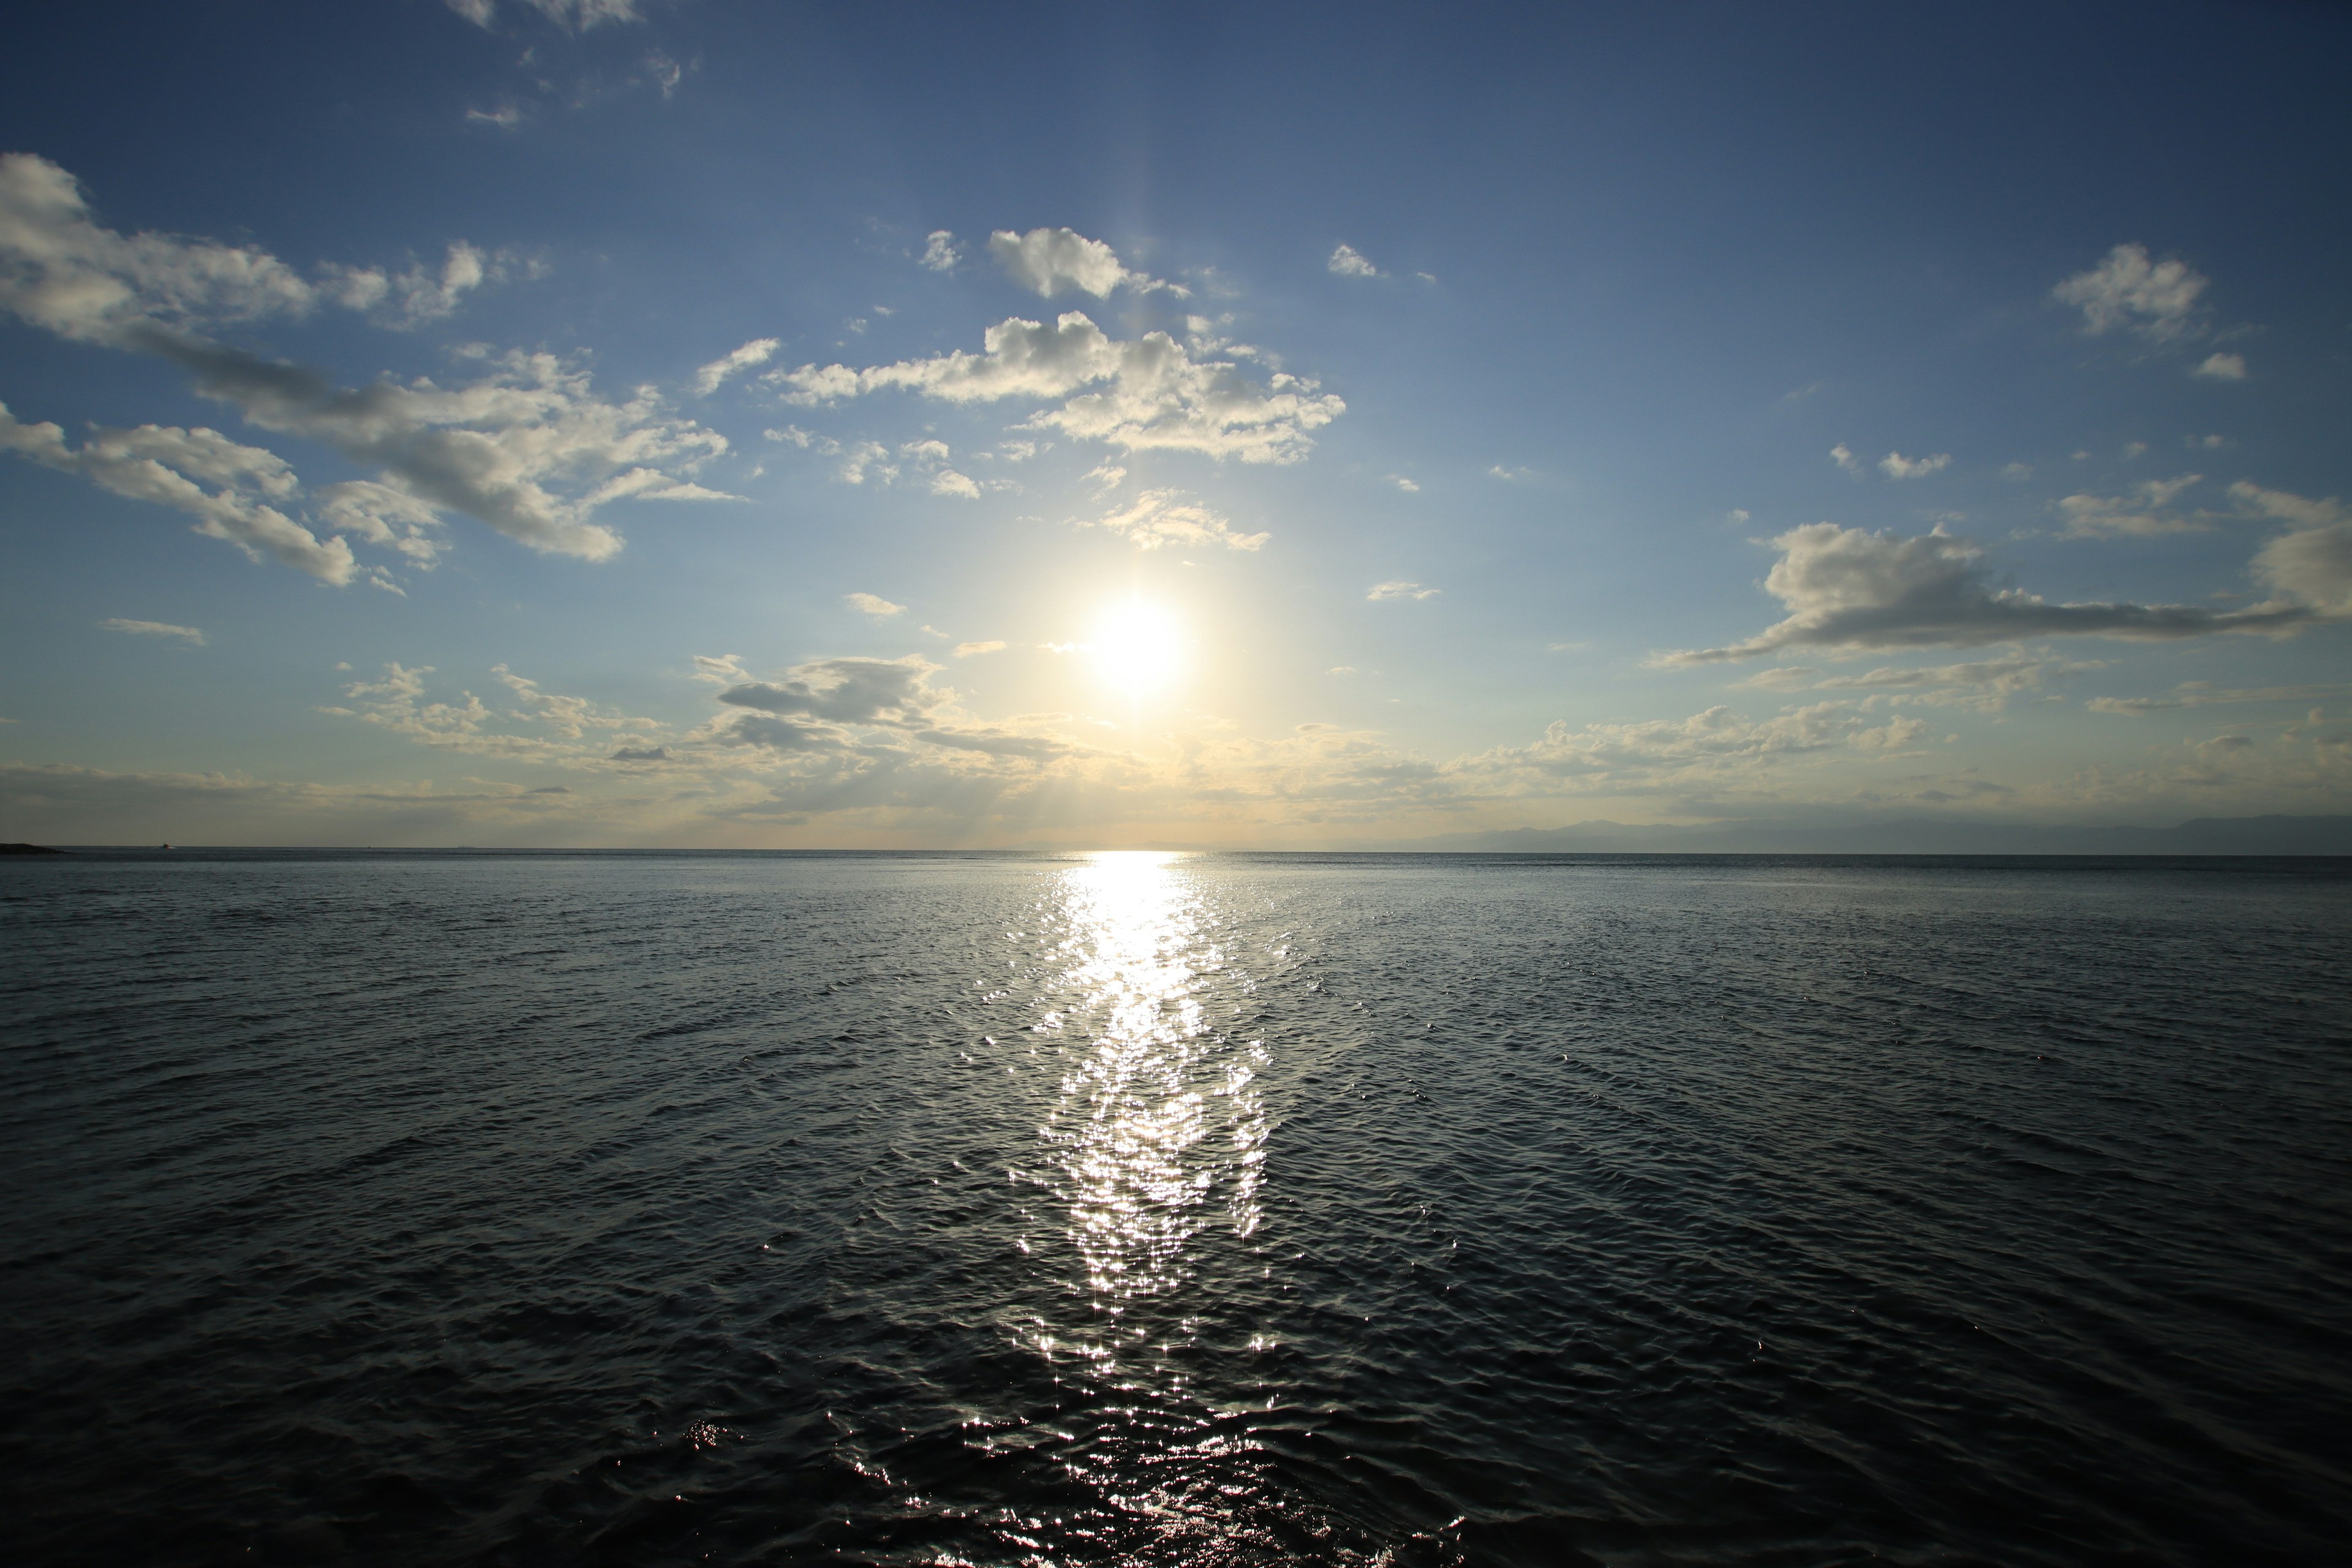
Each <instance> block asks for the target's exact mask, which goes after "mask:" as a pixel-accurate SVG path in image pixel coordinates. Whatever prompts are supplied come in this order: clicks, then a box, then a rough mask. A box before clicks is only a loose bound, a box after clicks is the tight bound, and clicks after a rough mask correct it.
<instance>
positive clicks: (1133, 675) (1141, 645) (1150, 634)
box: [1087, 599, 1185, 698]
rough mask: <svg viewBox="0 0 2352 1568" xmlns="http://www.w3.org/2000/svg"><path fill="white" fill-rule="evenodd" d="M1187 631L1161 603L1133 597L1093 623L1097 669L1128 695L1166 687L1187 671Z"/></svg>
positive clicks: (1137, 695)
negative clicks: (1185, 643) (1185, 654)
mask: <svg viewBox="0 0 2352 1568" xmlns="http://www.w3.org/2000/svg"><path fill="white" fill-rule="evenodd" d="M1184 642H1185V639H1184V631H1183V627H1182V626H1181V625H1180V624H1179V623H1178V622H1177V619H1176V617H1175V616H1172V615H1171V614H1169V613H1168V611H1167V610H1166V609H1165V608H1164V607H1162V606H1161V605H1154V604H1151V603H1150V602H1149V601H1146V600H1142V599H1129V600H1128V601H1126V602H1125V603H1124V604H1118V605H1111V606H1110V607H1109V608H1108V609H1107V610H1105V611H1104V612H1103V615H1102V618H1101V619H1100V620H1098V621H1097V622H1096V623H1095V632H1094V637H1093V639H1092V641H1090V642H1089V643H1088V644H1087V647H1088V648H1089V649H1090V650H1091V651H1092V653H1093V656H1094V665H1095V672H1096V674H1097V676H1099V677H1100V678H1101V679H1102V681H1103V682H1104V684H1106V685H1108V686H1111V687H1113V688H1116V689H1118V690H1119V691H1122V692H1125V693H1126V694H1127V695H1128V696H1129V697H1130V698H1140V697H1148V696H1150V695H1151V694H1152V693H1154V692H1158V691H1165V690H1166V689H1168V688H1169V687H1171V686H1173V685H1174V684H1175V683H1176V680H1177V678H1178V677H1179V676H1181V675H1182V674H1183V673H1184Z"/></svg>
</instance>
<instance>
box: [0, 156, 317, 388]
mask: <svg viewBox="0 0 2352 1568" xmlns="http://www.w3.org/2000/svg"><path fill="white" fill-rule="evenodd" d="M316 302H317V295H316V292H315V291H314V290H313V289H311V287H310V284H309V283H308V282H306V281H304V280H303V279H302V278H301V276H300V275H299V274H298V273H297V272H295V271H294V269H293V268H290V267H288V266H287V265H286V264H285V263H284V262H281V261H279V260H278V258H276V257H274V256H271V255H270V254H269V253H268V252H267V251H264V250H260V249H257V248H255V247H246V246H226V245H215V244H214V243H212V242H211V241H209V240H198V239H182V238H179V237H175V236H171V235H160V234H137V235H123V234H118V233H116V232H115V231H114V230H112V229H110V228H106V227H103V226H100V225H99V224H98V223H96V222H94V221H93V220H92V219H91V217H90V216H89V204H88V202H87V201H86V200H85V199H84V198H83V196H82V193H81V186H80V184H79V182H77V181H76V180H75V179H74V177H73V176H72V175H71V174H67V173H66V172H65V171H64V170H63V169H61V168H59V167H58V165H56V164H55V163H50V162H49V161H48V160H47V159H46V158H42V157H38V156H37V155H35V154H33V153H7V154H5V155H0V307H5V309H7V310H13V311H15V312H16V314H17V315H19V316H21V317H23V318H24V319H25V320H26V321H30V322H32V323H33V324H34V325H36V326H39V327H45V328H47V330H48V331H53V332H55V333H57V334H58V336H60V337H67V338H75V339H79V340H80V341H83V342H103V343H113V344H118V345H119V344H121V342H122V339H123V335H124V333H125V332H126V331H128V330H129V329H131V327H133V326H135V325H138V324H140V323H142V322H162V323H167V324H173V323H176V324H187V323H193V322H237V321H256V320H258V319H260V318H262V317H265V316H271V315H280V314H285V315H301V314H303V313H305V312H307V311H309V310H310V309H311V308H312V307H313V306H314V305H315V304H316Z"/></svg>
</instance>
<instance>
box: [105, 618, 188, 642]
mask: <svg viewBox="0 0 2352 1568" xmlns="http://www.w3.org/2000/svg"><path fill="white" fill-rule="evenodd" d="M98 625H99V629H100V630H101V631H110V632H128V633H130V634H131V636H132V637H178V638H179V639H180V640H181V641H183V642H188V643H194V645H195V646H196V647H204V646H205V634H204V633H203V632H201V631H199V630H198V629H197V628H195V627H194V626H173V625H172V624H171V623H170V622H169V621H127V620H124V619H123V618H122V617H121V616H114V617H113V618H112V619H110V620H103V621H100V622H99V623H98Z"/></svg>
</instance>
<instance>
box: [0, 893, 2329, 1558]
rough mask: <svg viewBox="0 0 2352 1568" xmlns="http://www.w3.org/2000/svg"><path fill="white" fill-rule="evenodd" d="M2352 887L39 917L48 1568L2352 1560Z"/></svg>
mask: <svg viewBox="0 0 2352 1568" xmlns="http://www.w3.org/2000/svg"><path fill="white" fill-rule="evenodd" d="M2348 954H2352V875H2347V871H2346V870H2345V869H2344V868H2342V867H2341V866H2340V865H2338V866H2336V867H2330V866H2327V865H2324V864H2316V863H2304V864H2300V865H2297V864H2293V863H2269V864H2260V863H2244V864H2237V865H2222V864H2185V863H2184V864H2174V865H2156V864H2139V865H2121V864H2108V865H2075V864H2059V863H2046V862H2045V863H2032V862H2012V863H2006V864H1999V863H1985V862H1977V863H1970V862H1957V861H1955V862H1916V863H1840V862H1832V861H1811V860H1775V861H1728V860H1726V861H1705V860H1648V861H1643V860H1594V859H1563V860H1542V859H1503V858H1497V859H1475V858H1423V857H1413V858H1402V857H1401V858H1379V857H1363V858H1276V857H1263V858H1255V857H1192V858H1187V857H1168V856H1159V855H1106V856H1100V857H1093V858H1083V857H1079V858H1055V857H1044V856H1037V857H1014V856H972V857H946V856H941V857H917V856H908V857H888V856H843V857H803V856H696V857H633V856H583V857H495V856H472V857H468V856H454V855H453V856H440V857H433V856H375V857H369V856H343V857H309V858H303V857H273V856H262V855H247V856H222V857H214V858H193V857H173V858H161V857H155V858H99V857H78V858H72V859H68V860H59V861H42V862H25V863H14V864H6V865H0V984H5V994H0V1030H5V1044H0V1089H5V1097H0V1121H4V1122H5V1125H0V1172H5V1198H6V1206H5V1216H0V1259H5V1272H4V1273H0V1307H5V1313H6V1327H7V1348H6V1356H7V1363H6V1366H5V1384H6V1392H5V1400H6V1404H7V1406H8V1409H7V1420H6V1422H5V1436H0V1442H5V1451H0V1471H4V1472H5V1477H6V1484H7V1489H8V1493H9V1496H8V1499H7V1503H6V1508H5V1520H0V1547H5V1549H6V1551H7V1553H8V1555H9V1556H10V1557H11V1559H12V1560H13V1561H15V1562H19V1563H144V1562H191V1563H208V1562H215V1561H221V1562H227V1561H238V1562H250V1561H264V1562H268V1561H307V1562H331V1561H353V1562H372V1563H395V1562H397V1563H517V1564H539V1563H550V1564H553V1563H701V1562H709V1563H754V1562H756V1563H816V1562H826V1563H840V1562H849V1563H909V1564H911V1563H971V1564H1015V1563H1019V1564H1040V1565H1042V1564H1047V1563H1052V1564H1059V1565H1068V1564H1077V1563H1204V1564H1221V1563H1234V1564H1240V1563H1365V1564H1370V1563H1386V1564H1392V1565H1396V1568H1402V1565H1405V1564H1420V1563H1525V1564H1551V1563H1580V1562H1600V1563H1863V1562H1896V1563H2004V1564H2032V1563H2319V1562H2324V1561H2344V1560H2345V1559H2344V1556H2343V1552H2344V1548H2343V1544H2342V1543H2343V1542H2344V1541H2345V1540H2346V1539H2347V1536H2352V1468H2348V1467H2352V1437H2347V1431H2352V1424H2347V1415H2352V1334H2347V1327H2346V1325H2347V1322H2352V1306H2347V1302H2352V980H2347V955H2348Z"/></svg>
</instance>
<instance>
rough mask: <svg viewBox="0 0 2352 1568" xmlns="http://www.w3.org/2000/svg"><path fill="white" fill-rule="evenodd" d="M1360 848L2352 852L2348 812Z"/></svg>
mask: <svg viewBox="0 0 2352 1568" xmlns="http://www.w3.org/2000/svg"><path fill="white" fill-rule="evenodd" d="M1363 847H1364V848H1367V849H1396V850H1424V851H1436V852H1452V853H1455V854H1483V855H1496V854H1513V853H1518V854H1530V855H1576V854H1585V855H1606V854H1637V855H1639V854H1646V855H2352V816H2200V817H2198V818H2196V819H2195V820H2193V821H2189V822H2184V823H2181V824H2180V825H2179V826H2177V827H2046V826H2032V825H2028V824H2017V823H2004V822H1954V821H1948V820H1942V819H1938V818H1932V817H1914V818H1909V819H1897V820H1879V821H1873V822H1853V821H1848V822H1835V821H1822V822H1812V823H1790V822H1771V821H1751V822H1717V823H1709V824H1706V825H1705V826H1693V827H1657V826H1626V825H1624V824H1622V823H1615V822H1580V823H1577V824H1576V825H1574V826H1570V827H1553V828H1533V827H1523V828H1517V829H1513V830H1510V831H1507V832H1499V833H1450V834H1446V835H1444V836H1443V837H1435V838H1416V839H1412V840H1410V841H1407V842H1404V843H1398V844H1379V845H1374V844H1367V845H1365V846H1363Z"/></svg>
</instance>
